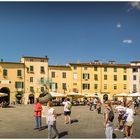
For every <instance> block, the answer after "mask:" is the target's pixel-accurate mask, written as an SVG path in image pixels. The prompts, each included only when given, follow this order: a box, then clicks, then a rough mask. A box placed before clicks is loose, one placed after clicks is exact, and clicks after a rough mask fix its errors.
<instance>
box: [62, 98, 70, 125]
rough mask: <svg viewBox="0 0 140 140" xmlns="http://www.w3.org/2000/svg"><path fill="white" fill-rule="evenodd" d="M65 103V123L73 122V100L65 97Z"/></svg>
mask: <svg viewBox="0 0 140 140" xmlns="http://www.w3.org/2000/svg"><path fill="white" fill-rule="evenodd" d="M62 104H63V105H64V116H65V124H68V123H70V124H71V117H70V115H71V107H72V105H71V102H70V100H69V99H67V98H66V99H65V100H64V101H63V103H62Z"/></svg>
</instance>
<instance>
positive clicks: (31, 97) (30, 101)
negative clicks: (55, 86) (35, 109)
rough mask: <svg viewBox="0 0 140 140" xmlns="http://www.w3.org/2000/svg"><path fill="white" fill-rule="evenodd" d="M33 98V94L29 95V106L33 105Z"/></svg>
mask: <svg viewBox="0 0 140 140" xmlns="http://www.w3.org/2000/svg"><path fill="white" fill-rule="evenodd" d="M34 100H35V96H34V94H33V93H31V94H29V104H34Z"/></svg>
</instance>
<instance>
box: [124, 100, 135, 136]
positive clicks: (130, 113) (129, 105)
mask: <svg viewBox="0 0 140 140" xmlns="http://www.w3.org/2000/svg"><path fill="white" fill-rule="evenodd" d="M126 115H127V119H126V137H127V138H130V137H131V136H132V133H133V132H132V126H133V123H134V111H133V109H132V101H128V103H127V109H126Z"/></svg>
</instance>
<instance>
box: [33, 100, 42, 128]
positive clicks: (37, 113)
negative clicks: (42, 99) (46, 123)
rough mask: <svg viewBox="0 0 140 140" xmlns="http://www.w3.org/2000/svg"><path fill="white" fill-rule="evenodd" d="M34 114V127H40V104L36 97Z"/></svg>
mask: <svg viewBox="0 0 140 140" xmlns="http://www.w3.org/2000/svg"><path fill="white" fill-rule="evenodd" d="M34 116H35V122H36V127H35V129H40V128H41V127H42V106H41V104H40V103H39V99H38V98H36V102H35V105H34Z"/></svg>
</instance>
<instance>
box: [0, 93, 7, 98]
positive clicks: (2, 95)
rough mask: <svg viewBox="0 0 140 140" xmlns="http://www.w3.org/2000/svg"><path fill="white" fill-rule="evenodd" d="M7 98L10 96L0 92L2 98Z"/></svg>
mask: <svg viewBox="0 0 140 140" xmlns="http://www.w3.org/2000/svg"><path fill="white" fill-rule="evenodd" d="M5 96H8V94H7V93H2V92H0V97H5Z"/></svg>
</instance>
